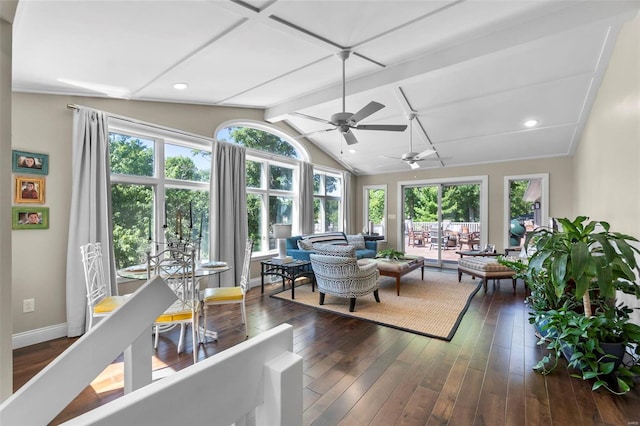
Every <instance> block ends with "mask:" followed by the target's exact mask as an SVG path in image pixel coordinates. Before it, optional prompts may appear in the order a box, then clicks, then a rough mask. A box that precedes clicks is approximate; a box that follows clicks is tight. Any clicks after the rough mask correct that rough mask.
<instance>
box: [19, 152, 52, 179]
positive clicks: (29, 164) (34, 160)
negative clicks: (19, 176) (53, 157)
mask: <svg viewBox="0 0 640 426" xmlns="http://www.w3.org/2000/svg"><path fill="white" fill-rule="evenodd" d="M12 153H13V161H12V167H11V168H12V170H13V172H14V173H32V174H36V175H46V174H49V156H48V155H47V154H36V153H33V152H25V151H15V150H14V151H12Z"/></svg>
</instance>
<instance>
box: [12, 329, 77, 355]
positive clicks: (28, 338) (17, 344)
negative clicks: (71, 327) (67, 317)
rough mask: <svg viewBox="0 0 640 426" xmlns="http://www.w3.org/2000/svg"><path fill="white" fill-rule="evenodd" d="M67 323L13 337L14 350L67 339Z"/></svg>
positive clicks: (17, 334)
mask: <svg viewBox="0 0 640 426" xmlns="http://www.w3.org/2000/svg"><path fill="white" fill-rule="evenodd" d="M66 335H67V323H63V324H57V325H51V326H49V327H43V328H37V329H35V330H29V331H25V332H23V333H16V334H14V335H13V336H12V345H13V349H18V348H23V347H25V346H30V345H35V344H36V343H42V342H46V341H48V340H53V339H58V338H60V337H66Z"/></svg>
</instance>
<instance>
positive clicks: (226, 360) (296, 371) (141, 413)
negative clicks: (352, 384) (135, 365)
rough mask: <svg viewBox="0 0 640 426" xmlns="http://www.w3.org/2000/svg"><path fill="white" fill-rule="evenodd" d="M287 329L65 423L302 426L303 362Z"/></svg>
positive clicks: (271, 332) (263, 335)
mask: <svg viewBox="0 0 640 426" xmlns="http://www.w3.org/2000/svg"><path fill="white" fill-rule="evenodd" d="M292 351H293V327H292V326H290V325H289V324H282V325H279V326H278V327H275V328H273V329H271V330H269V331H266V332H264V333H261V334H259V335H258V336H256V337H253V338H251V339H249V340H247V341H244V342H242V343H240V344H238V345H236V346H233V347H231V348H229V349H227V350H225V351H223V352H220V353H218V354H216V355H213V356H212V357H209V358H207V359H205V360H203V361H200V362H198V363H197V364H194V365H192V366H190V367H187V368H185V369H183V370H180V371H178V372H176V373H174V374H172V375H170V376H168V377H165V378H164V379H162V380H158V381H156V382H154V383H152V384H150V385H148V386H145V387H144V388H141V389H138V390H136V391H135V392H132V393H130V394H127V395H124V396H123V397H121V398H119V399H117V400H115V401H112V402H110V403H108V404H105V405H103V406H100V407H98V408H96V409H94V410H92V411H89V412H87V413H85V414H83V415H81V416H78V417H76V418H75V419H72V420H70V421H68V422H67V423H64V424H65V425H67V426H70V425H87V424H91V425H105V426H112V425H134V424H152V425H154V426H161V425H204V424H206V425H225V426H226V425H231V424H236V425H247V424H256V425H265V426H272V425H301V424H302V357H300V356H299V355H296V354H294V353H293V352H292Z"/></svg>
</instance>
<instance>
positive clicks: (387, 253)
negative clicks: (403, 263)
mask: <svg viewBox="0 0 640 426" xmlns="http://www.w3.org/2000/svg"><path fill="white" fill-rule="evenodd" d="M376 257H383V258H385V259H388V260H399V259H404V252H403V251H397V250H394V249H385V250H380V251H379V252H378V253H377V254H376Z"/></svg>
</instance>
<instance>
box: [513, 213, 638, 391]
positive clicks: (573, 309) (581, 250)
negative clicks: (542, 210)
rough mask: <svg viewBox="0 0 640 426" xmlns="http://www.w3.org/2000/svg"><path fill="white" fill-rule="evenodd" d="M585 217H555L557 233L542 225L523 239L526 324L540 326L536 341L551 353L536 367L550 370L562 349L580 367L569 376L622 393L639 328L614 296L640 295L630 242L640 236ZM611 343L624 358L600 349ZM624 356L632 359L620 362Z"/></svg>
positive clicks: (633, 363)
mask: <svg viewBox="0 0 640 426" xmlns="http://www.w3.org/2000/svg"><path fill="white" fill-rule="evenodd" d="M588 219H589V218H587V217H586V216H579V217H577V218H576V219H575V220H569V219H566V218H563V219H558V222H559V223H560V224H561V225H562V231H557V230H551V229H546V228H539V229H536V230H535V231H534V232H532V233H530V234H529V235H528V236H527V238H526V241H525V246H526V247H528V248H529V247H531V248H533V249H534V253H533V254H532V255H531V256H530V257H529V259H528V264H527V267H526V270H524V269H523V268H520V269H519V270H518V271H517V272H518V274H519V276H521V277H522V278H523V279H524V280H525V281H526V283H527V285H528V287H529V288H530V289H531V295H530V296H529V298H528V301H529V302H530V306H531V317H530V322H531V323H534V324H535V325H537V326H538V327H539V328H540V329H541V330H542V333H541V336H542V337H541V339H540V341H539V342H538V344H540V345H545V344H546V347H547V349H548V350H549V351H550V352H549V353H548V354H547V355H546V356H545V357H543V358H542V359H541V360H540V361H539V362H538V363H537V364H536V366H535V367H534V369H535V370H537V371H539V372H541V373H543V374H548V373H549V372H551V371H553V369H554V368H555V367H556V366H557V365H558V358H559V356H560V355H561V354H564V355H565V357H566V358H567V361H568V366H569V367H571V368H575V369H576V370H578V371H580V374H573V376H574V377H579V378H582V379H584V380H590V379H594V380H595V381H594V384H593V387H592V388H593V389H598V388H600V387H604V388H606V389H607V390H609V391H611V392H613V393H616V394H621V393H626V392H628V391H629V389H630V388H631V386H633V384H634V380H633V379H634V375H638V374H640V366H639V365H638V360H639V358H640V327H639V326H638V325H636V324H633V323H631V322H629V313H630V312H632V310H631V309H630V308H629V307H627V306H624V305H619V306H616V305H615V300H616V299H615V297H616V291H622V292H624V293H627V294H632V295H634V296H635V297H636V298H640V287H639V286H638V285H637V284H636V283H635V279H636V274H635V272H640V269H639V268H638V265H637V263H636V258H635V255H636V254H638V253H640V251H639V250H638V249H636V248H635V247H634V246H632V245H631V244H630V243H631V242H637V241H638V240H637V239H636V238H634V237H631V236H629V235H625V234H621V233H617V232H611V231H610V230H609V229H610V226H609V224H608V223H607V222H602V221H588ZM609 343H615V344H617V346H618V348H619V349H620V351H621V353H622V355H619V356H614V355H612V354H610V353H608V352H607V351H605V349H604V348H603V346H608V344H609ZM625 353H626V354H627V358H628V359H630V361H627V363H626V364H623V363H622V360H623V358H624V356H623V355H624V354H625Z"/></svg>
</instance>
